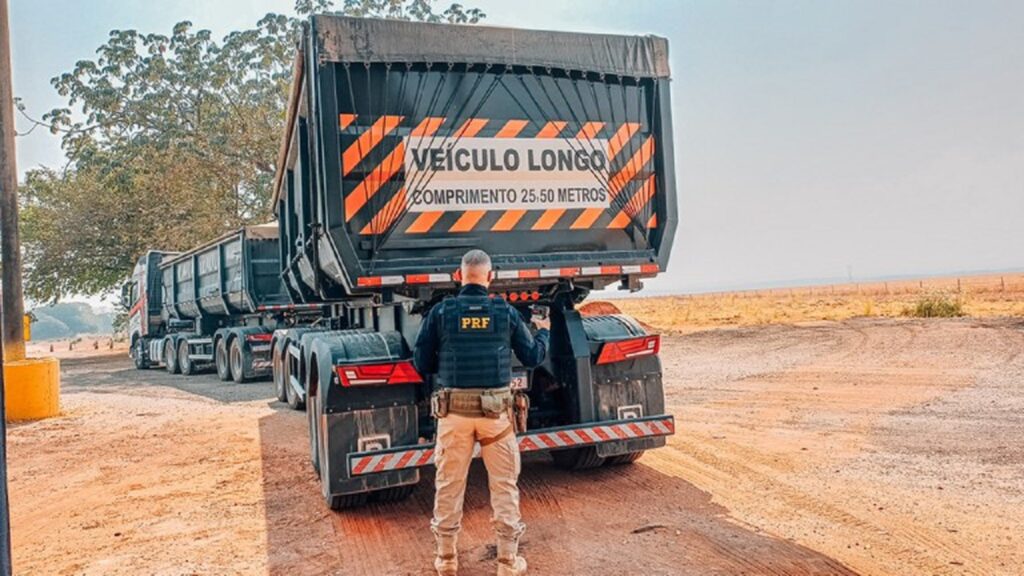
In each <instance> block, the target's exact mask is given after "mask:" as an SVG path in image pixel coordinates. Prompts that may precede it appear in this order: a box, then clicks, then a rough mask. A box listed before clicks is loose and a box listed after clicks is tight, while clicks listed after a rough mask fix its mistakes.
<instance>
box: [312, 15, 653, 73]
mask: <svg viewBox="0 0 1024 576" xmlns="http://www.w3.org/2000/svg"><path fill="white" fill-rule="evenodd" d="M313 20H314V22H313V26H314V29H315V31H316V34H317V36H318V37H319V44H320V53H321V54H320V55H321V57H322V58H324V59H326V60H329V61H334V62H408V63H426V62H430V63H448V62H452V63H459V64H493V65H501V66H503V65H509V64H511V65H516V66H542V67H551V68H559V69H563V70H573V71H583V72H598V73H604V74H617V75H622V76H633V77H642V78H667V77H669V66H668V41H667V40H666V39H664V38H660V37H657V36H613V35H608V34H582V33H577V32H549V31H544V30H522V29H517V28H499V27H495V26H478V25H462V24H427V23H422V22H408V21H403V20H382V19H376V18H351V17H347V16H335V15H320V16H314V17H313Z"/></svg>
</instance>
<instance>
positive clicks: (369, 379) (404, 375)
mask: <svg viewBox="0 0 1024 576" xmlns="http://www.w3.org/2000/svg"><path fill="white" fill-rule="evenodd" d="M334 370H335V371H336V372H337V373H338V379H339V380H340V381H341V385H342V386H345V387H346V388H347V387H349V386H386V385H390V384H421V383H422V382H423V377H422V376H420V373H419V372H417V371H416V368H414V367H413V365H412V362H410V361H408V360H401V361H398V362H387V363H383V364H342V365H341V366H335V367H334Z"/></svg>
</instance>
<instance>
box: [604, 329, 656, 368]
mask: <svg viewBox="0 0 1024 576" xmlns="http://www.w3.org/2000/svg"><path fill="white" fill-rule="evenodd" d="M660 350H661V336H658V335H654V336H641V337H640V338H630V339H629V340H619V341H618V342H606V343H605V344H604V346H601V353H600V354H598V355H597V363H598V364H611V363H613V362H622V361H624V360H632V359H634V358H639V357H641V356H654V355H656V354H657V353H658V352H659V351H660Z"/></svg>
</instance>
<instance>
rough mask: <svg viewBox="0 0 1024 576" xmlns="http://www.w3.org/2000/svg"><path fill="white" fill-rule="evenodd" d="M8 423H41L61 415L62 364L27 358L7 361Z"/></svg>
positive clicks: (52, 360)
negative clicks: (20, 421)
mask: <svg viewBox="0 0 1024 576" xmlns="http://www.w3.org/2000/svg"><path fill="white" fill-rule="evenodd" d="M4 393H5V394H6V397H5V398H4V400H5V404H6V406H5V407H6V408H7V420H8V421H12V422H13V421H18V420H39V419H40V418H49V417H51V416H56V415H57V414H59V413H60V361H59V360H57V359H56V358H26V359H24V360H7V361H6V362H4Z"/></svg>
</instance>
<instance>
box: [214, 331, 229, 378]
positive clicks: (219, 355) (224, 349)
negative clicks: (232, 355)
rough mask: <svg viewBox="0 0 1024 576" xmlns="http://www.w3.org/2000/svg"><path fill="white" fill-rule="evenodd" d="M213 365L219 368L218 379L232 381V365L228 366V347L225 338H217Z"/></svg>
mask: <svg viewBox="0 0 1024 576" xmlns="http://www.w3.org/2000/svg"><path fill="white" fill-rule="evenodd" d="M213 363H214V365H215V366H216V367H217V378H220V379H221V380H223V381H224V382H227V381H228V380H231V365H230V364H228V345H227V342H226V341H225V339H224V338H217V344H216V345H215V346H214V347H213Z"/></svg>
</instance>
